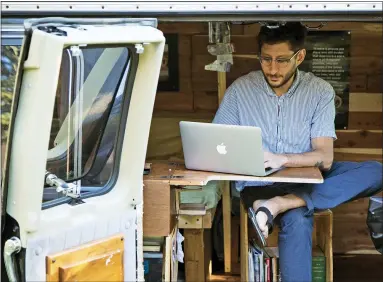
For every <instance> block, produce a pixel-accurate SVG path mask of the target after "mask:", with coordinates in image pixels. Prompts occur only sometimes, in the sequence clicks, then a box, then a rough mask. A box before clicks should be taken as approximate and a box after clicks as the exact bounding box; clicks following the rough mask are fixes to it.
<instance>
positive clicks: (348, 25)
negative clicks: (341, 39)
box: [303, 22, 382, 35]
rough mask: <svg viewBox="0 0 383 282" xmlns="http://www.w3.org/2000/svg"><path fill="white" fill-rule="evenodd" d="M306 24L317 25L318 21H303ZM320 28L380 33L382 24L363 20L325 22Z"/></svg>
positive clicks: (358, 32) (355, 32) (352, 32)
mask: <svg viewBox="0 0 383 282" xmlns="http://www.w3.org/2000/svg"><path fill="white" fill-rule="evenodd" d="M303 24H305V25H308V26H313V27H315V26H318V24H319V23H318V22H303ZM321 30H344V31H351V35H353V34H365V33H366V32H371V33H375V34H382V25H381V24H379V23H365V22H327V23H326V24H325V26H324V27H322V28H321Z"/></svg>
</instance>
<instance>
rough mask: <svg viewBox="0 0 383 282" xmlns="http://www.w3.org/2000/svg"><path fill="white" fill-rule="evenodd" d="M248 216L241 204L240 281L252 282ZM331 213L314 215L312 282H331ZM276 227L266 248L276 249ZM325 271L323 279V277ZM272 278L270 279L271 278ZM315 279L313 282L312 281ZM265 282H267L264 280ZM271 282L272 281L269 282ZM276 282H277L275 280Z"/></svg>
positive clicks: (268, 239) (326, 211) (251, 235)
mask: <svg viewBox="0 0 383 282" xmlns="http://www.w3.org/2000/svg"><path fill="white" fill-rule="evenodd" d="M248 226H249V224H248V215H247V210H246V208H245V206H244V204H243V203H242V202H241V209H240V238H241V242H240V246H241V250H240V261H241V281H252V280H251V279H249V272H251V273H253V272H252V271H254V269H251V268H250V267H249V249H250V247H251V245H252V244H251V243H249V240H250V241H251V238H254V236H255V233H254V231H253V230H252V228H250V229H249V228H248ZM332 226H333V220H332V212H331V211H330V210H325V211H322V212H316V213H315V214H314V230H313V234H312V240H313V281H315V282H322V281H323V282H324V281H327V282H332V281H333V251H332V229H333V227H332ZM278 232H279V229H278V227H277V226H275V227H274V231H273V233H272V234H271V235H270V236H269V238H267V247H268V248H272V249H274V250H275V249H276V250H277V247H278ZM276 253H278V252H276ZM323 271H325V278H324V277H323ZM271 278H272V277H271ZM314 279H315V280H314ZM265 281H267V280H265ZM270 281H271V282H272V281H273V280H270ZM277 281H278V280H277Z"/></svg>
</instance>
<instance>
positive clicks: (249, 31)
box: [243, 23, 261, 36]
mask: <svg viewBox="0 0 383 282" xmlns="http://www.w3.org/2000/svg"><path fill="white" fill-rule="evenodd" d="M260 29H261V26H260V24H258V23H255V24H245V25H244V27H243V34H244V35H253V36H257V35H258V34H259V31H260Z"/></svg>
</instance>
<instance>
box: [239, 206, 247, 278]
mask: <svg viewBox="0 0 383 282" xmlns="http://www.w3.org/2000/svg"><path fill="white" fill-rule="evenodd" d="M240 224H241V225H240V236H241V238H240V240H239V241H240V244H241V247H240V248H241V281H249V259H248V249H249V238H248V233H247V232H248V219H247V210H246V208H245V205H244V204H243V203H242V201H241V204H240Z"/></svg>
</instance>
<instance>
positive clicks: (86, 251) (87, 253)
mask: <svg viewBox="0 0 383 282" xmlns="http://www.w3.org/2000/svg"><path fill="white" fill-rule="evenodd" d="M117 253H120V254H121V256H122V255H123V253H124V236H123V234H116V235H113V236H110V237H107V238H104V239H101V240H96V241H92V242H90V243H87V244H83V245H80V246H77V247H75V248H70V249H68V250H64V251H61V252H58V253H54V254H49V255H47V257H46V273H47V281H63V280H60V279H59V276H60V274H61V275H62V276H64V277H70V276H71V277H73V276H75V275H77V276H79V275H80V276H81V277H93V279H95V278H96V277H94V276H92V275H93V274H92V273H91V272H94V267H93V264H92V263H94V264H95V265H99V263H100V260H101V261H102V262H103V267H98V268H97V273H98V277H101V278H104V279H107V277H109V276H113V275H117V276H118V277H120V276H121V274H119V269H120V268H119V267H118V265H120V266H121V267H123V261H122V260H118V257H119V256H117V257H116V258H117V260H116V261H114V262H115V263H116V265H115V266H114V267H113V268H112V267H109V259H110V260H111V259H112V258H111V256H114V255H115V254H117ZM120 258H121V257H120ZM80 265H81V266H83V268H78V267H77V266H80ZM80 270H81V272H82V271H83V273H79V271H80ZM115 271H116V274H114V272H115ZM122 278H123V277H122ZM90 280H92V279H90ZM101 280H103V279H101ZM118 280H121V281H122V280H123V279H118ZM104 281H106V280H104Z"/></svg>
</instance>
